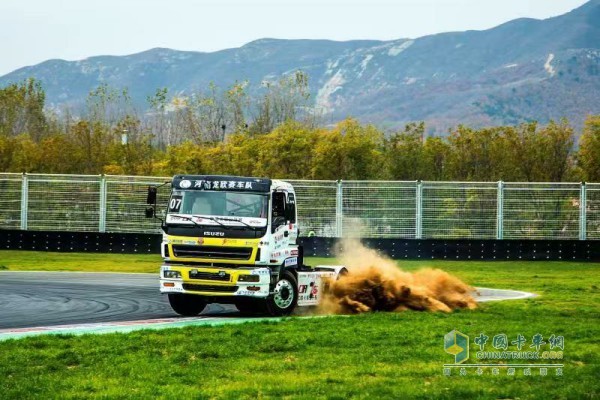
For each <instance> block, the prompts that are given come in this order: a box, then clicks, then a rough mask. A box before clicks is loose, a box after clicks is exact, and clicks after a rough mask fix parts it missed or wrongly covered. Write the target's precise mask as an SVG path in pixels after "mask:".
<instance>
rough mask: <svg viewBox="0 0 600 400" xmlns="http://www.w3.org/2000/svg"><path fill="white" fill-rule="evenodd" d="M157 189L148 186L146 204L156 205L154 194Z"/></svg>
mask: <svg viewBox="0 0 600 400" xmlns="http://www.w3.org/2000/svg"><path fill="white" fill-rule="evenodd" d="M157 192H158V189H157V188H156V187H155V186H148V197H147V198H146V204H149V205H154V204H156V193H157Z"/></svg>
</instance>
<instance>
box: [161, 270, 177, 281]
mask: <svg viewBox="0 0 600 400" xmlns="http://www.w3.org/2000/svg"><path fill="white" fill-rule="evenodd" d="M163 276H164V277H165V278H170V279H173V278H181V272H179V271H173V270H170V269H166V270H164V271H163Z"/></svg>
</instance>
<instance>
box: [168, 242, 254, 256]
mask: <svg viewBox="0 0 600 400" xmlns="http://www.w3.org/2000/svg"><path fill="white" fill-rule="evenodd" d="M173 254H175V257H178V258H209V259H213V260H216V259H228V260H249V259H250V257H251V256H252V247H220V246H193V245H174V246H173Z"/></svg>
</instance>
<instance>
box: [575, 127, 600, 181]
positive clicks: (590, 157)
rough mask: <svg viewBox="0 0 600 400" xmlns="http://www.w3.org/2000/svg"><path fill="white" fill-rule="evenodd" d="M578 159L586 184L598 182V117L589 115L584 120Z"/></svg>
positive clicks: (599, 168)
mask: <svg viewBox="0 0 600 400" xmlns="http://www.w3.org/2000/svg"><path fill="white" fill-rule="evenodd" d="M578 159H579V165H580V167H581V169H582V172H583V178H584V179H585V180H586V181H588V182H600V115H590V116H589V117H588V118H587V119H586V121H585V126H584V128H583V135H581V139H580V144H579V155H578Z"/></svg>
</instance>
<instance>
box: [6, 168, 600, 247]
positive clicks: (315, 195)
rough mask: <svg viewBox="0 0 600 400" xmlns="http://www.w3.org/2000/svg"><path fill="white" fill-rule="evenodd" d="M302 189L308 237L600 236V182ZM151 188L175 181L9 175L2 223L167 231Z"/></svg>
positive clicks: (353, 184) (163, 190) (309, 185)
mask: <svg viewBox="0 0 600 400" xmlns="http://www.w3.org/2000/svg"><path fill="white" fill-rule="evenodd" d="M289 182H290V183H292V184H293V185H294V188H295V190H296V202H297V208H298V221H299V228H300V233H301V235H302V236H313V235H314V236H321V237H357V236H360V237H370V238H406V239H415V238H416V239H446V238H447V239H582V240H584V239H600V184H598V183H589V184H580V183H504V182H417V181H408V182H400V181H392V182H389V181H307V180H289ZM148 186H159V189H158V200H157V205H158V209H157V214H158V215H159V216H160V215H163V216H164V213H165V210H166V205H167V202H168V199H169V196H170V189H171V188H170V178H168V177H140V176H110V175H102V176H100V175H47V174H9V173H3V174H0V229H27V230H50V231H80V232H81V231H83V232H132V233H159V232H160V222H159V221H158V220H156V219H149V218H145V209H146V207H147V205H146V196H147V188H148Z"/></svg>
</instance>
